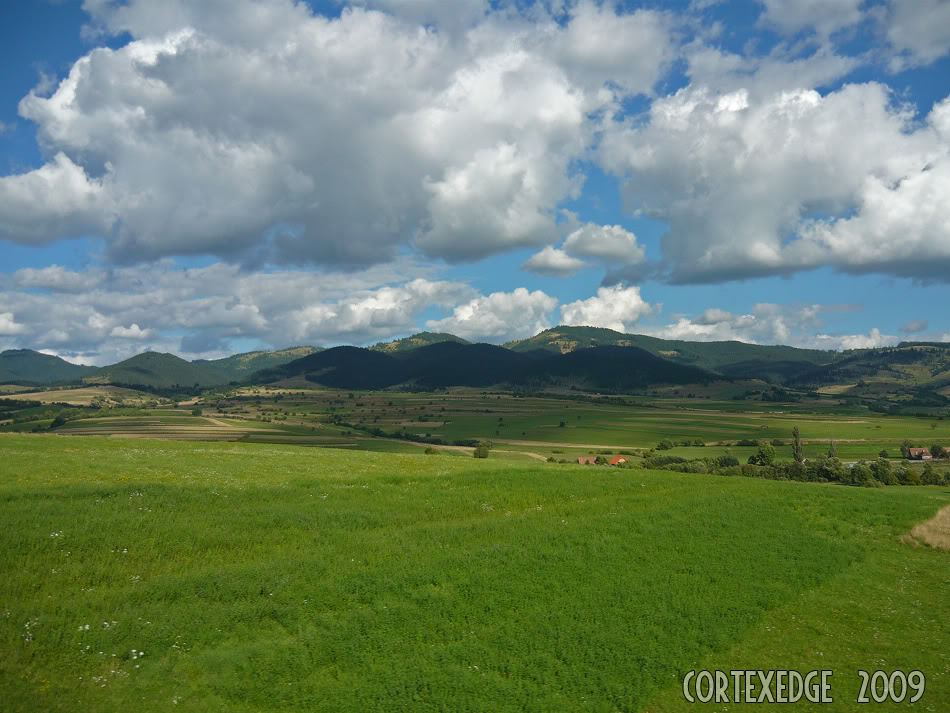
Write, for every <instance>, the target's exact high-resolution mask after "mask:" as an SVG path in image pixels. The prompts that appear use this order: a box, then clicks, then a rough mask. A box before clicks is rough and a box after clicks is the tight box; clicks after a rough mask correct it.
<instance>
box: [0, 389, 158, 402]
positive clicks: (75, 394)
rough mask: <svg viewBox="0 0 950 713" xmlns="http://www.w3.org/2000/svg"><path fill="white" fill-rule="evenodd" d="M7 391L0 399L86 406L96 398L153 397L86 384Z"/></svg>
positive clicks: (139, 399)
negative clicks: (77, 386) (65, 387)
mask: <svg viewBox="0 0 950 713" xmlns="http://www.w3.org/2000/svg"><path fill="white" fill-rule="evenodd" d="M11 388H12V389H18V390H9V391H0V394H3V396H0V399H2V398H11V399H24V400H30V401H39V402H40V403H44V404H52V403H63V404H73V405H76V406H88V405H89V404H91V403H93V402H94V401H96V400H102V401H111V402H115V403H117V402H122V403H126V404H129V405H131V404H142V403H146V402H149V401H154V400H155V397H154V396H152V395H151V394H147V393H145V392H143V391H136V390H135V389H126V388H123V387H121V386H86V387H82V388H73V389H43V390H40V391H33V390H30V389H27V388H25V387H11Z"/></svg>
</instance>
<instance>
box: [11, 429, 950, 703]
mask: <svg viewBox="0 0 950 713" xmlns="http://www.w3.org/2000/svg"><path fill="white" fill-rule="evenodd" d="M0 463H2V464H3V465H2V473H3V475H2V477H0V521H2V522H3V525H4V526H3V528H0V701H2V708H3V710H5V711H46V710H95V711H126V710H129V709H130V708H133V707H134V708H137V709H144V710H149V711H164V710H169V711H171V710H175V711H181V710H187V711H218V710H221V711H264V710H267V711H270V710H313V711H334V712H337V711H369V710H378V711H404V710H409V711H440V710H445V711H486V710H491V711H618V710H619V711H637V710H641V709H643V708H644V707H645V706H646V705H648V704H649V702H650V701H651V700H653V699H655V698H656V696H658V695H662V694H663V691H664V690H668V689H671V687H675V686H676V684H677V681H678V680H679V677H680V676H681V674H682V672H683V671H685V670H689V669H691V668H694V667H695V664H696V662H697V661H700V660H703V659H706V658H708V657H715V656H716V655H719V654H722V653H724V652H728V651H730V650H731V649H732V648H733V647H735V646H736V644H737V642H741V641H743V640H744V639H745V637H747V636H749V635H750V634H754V633H755V632H756V630H757V627H758V626H760V625H761V622H763V621H764V620H765V619H766V618H767V617H768V616H770V614H771V613H774V612H775V611H777V610H779V609H780V608H782V607H788V606H794V605H797V604H798V603H799V602H800V601H801V598H802V597H806V596H808V595H809V593H812V592H816V591H821V589H822V588H823V587H827V586H831V585H833V584H834V582H836V581H838V580H839V579H840V577H841V576H842V575H843V574H846V573H849V572H850V573H855V572H861V573H862V574H861V576H862V577H867V578H869V579H871V578H873V577H874V571H873V569H871V570H866V571H864V570H862V567H865V568H866V567H868V563H872V564H873V562H874V561H875V560H874V557H875V556H876V555H875V553H876V552H877V551H878V550H879V549H880V548H881V547H882V546H885V545H887V544H888V543H890V545H893V543H895V542H896V541H897V539H898V538H899V536H900V535H901V534H902V533H904V532H906V531H907V530H909V529H910V528H911V526H912V525H913V524H914V523H915V522H917V521H920V520H923V519H926V518H929V517H931V516H932V515H933V514H934V512H936V510H937V509H938V508H939V506H940V504H942V503H945V502H947V501H950V496H948V495H947V494H946V493H942V492H941V491H938V490H937V489H933V488H926V489H924V488H918V489H903V490H900V491H898V490H897V489H892V490H887V491H880V490H875V491H870V490H863V489H856V488H838V487H834V486H820V485H813V484H800V483H779V482H760V481H755V480H749V479H725V478H723V479H718V478H716V479H713V478H708V477H703V476H690V475H680V474H675V473H652V472H644V471H618V470H615V469H606V468H603V469H601V468H598V469H593V468H583V467H581V466H578V467H564V468H557V469H553V468H550V467H546V466H544V465H539V466H532V465H520V464H517V465H516V464H502V463H501V462H498V461H492V460H488V461H483V462H478V461H475V460H474V459H470V458H448V457H432V456H428V457H427V456H424V455H419V456H404V455H394V454H383V453H365V452H362V453H360V452H357V453H354V452H346V451H331V450H317V449H303V448H292V447H282V446H274V445H270V446H262V445H254V444H230V443H229V444H204V443H203V444H193V443H192V444H188V443H171V442H150V441H126V440H122V441H110V440H104V439H96V438H83V437H75V438H68V439H67V438H54V437H42V436H34V437H30V436H3V437H0ZM894 546H898V545H894ZM899 546H900V547H907V546H905V545H899ZM862 581H863V579H862ZM943 594H945V592H943V591H942V590H940V591H929V590H925V591H914V592H913V594H912V596H913V597H914V601H915V605H914V606H917V607H921V608H933V609H934V610H935V611H936V609H937V608H938V607H941V606H945V601H943V600H942V599H941V597H942V596H943ZM828 623H829V625H834V622H828ZM851 625H852V626H854V627H858V628H859V629H860V628H861V627H864V628H865V629H866V631H867V632H868V636H870V635H871V633H872V632H873V631H874V622H873V621H868V620H857V621H854V622H851ZM943 626H944V627H945V626H946V625H945V624H944V625H943ZM907 646H912V647H914V650H915V651H918V652H922V653H921V655H922V656H924V657H929V656H934V657H935V658H934V663H935V664H936V663H939V661H937V659H936V656H937V652H936V651H935V650H933V649H928V648H927V646H928V644H927V642H916V641H914V642H907ZM943 651H944V652H945V651H946V649H943ZM143 652H144V653H143ZM792 663H794V662H792ZM850 663H851V662H841V664H840V665H845V664H850ZM869 665H870V664H869ZM944 665H945V661H944ZM921 666H923V664H921ZM932 685H933V684H932ZM935 685H936V686H937V692H938V694H939V692H940V690H941V688H940V687H941V685H942V687H943V688H942V690H943V692H944V695H945V694H946V690H947V685H948V684H947V683H946V682H945V681H944V682H942V683H941V682H940V681H939V679H938V681H937V683H936V684H935Z"/></svg>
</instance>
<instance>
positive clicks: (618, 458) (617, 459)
mask: <svg viewBox="0 0 950 713" xmlns="http://www.w3.org/2000/svg"><path fill="white" fill-rule="evenodd" d="M626 462H627V459H626V458H624V457H623V456H614V457H613V458H611V459H610V465H620V464H621V463H626Z"/></svg>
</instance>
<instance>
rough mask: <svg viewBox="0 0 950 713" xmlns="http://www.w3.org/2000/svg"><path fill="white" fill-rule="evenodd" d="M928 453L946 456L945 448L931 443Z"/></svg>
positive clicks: (938, 456)
mask: <svg viewBox="0 0 950 713" xmlns="http://www.w3.org/2000/svg"><path fill="white" fill-rule="evenodd" d="M930 455H932V456H933V457H934V458H946V457H947V450H946V449H945V448H944V447H943V446H938V445H932V446H930Z"/></svg>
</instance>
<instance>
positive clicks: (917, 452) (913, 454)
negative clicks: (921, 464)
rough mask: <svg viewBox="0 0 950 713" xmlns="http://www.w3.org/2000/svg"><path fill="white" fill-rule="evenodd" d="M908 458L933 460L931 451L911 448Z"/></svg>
mask: <svg viewBox="0 0 950 713" xmlns="http://www.w3.org/2000/svg"><path fill="white" fill-rule="evenodd" d="M908 457H909V458H910V459H911V460H933V456H932V455H930V450H929V449H927V448H910V449H909V453H908Z"/></svg>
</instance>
